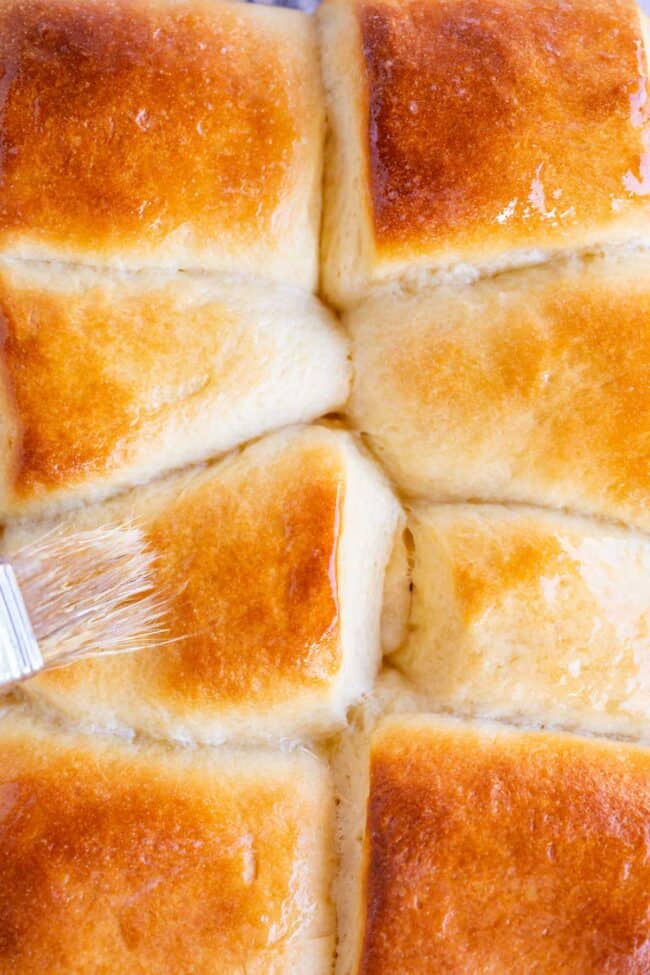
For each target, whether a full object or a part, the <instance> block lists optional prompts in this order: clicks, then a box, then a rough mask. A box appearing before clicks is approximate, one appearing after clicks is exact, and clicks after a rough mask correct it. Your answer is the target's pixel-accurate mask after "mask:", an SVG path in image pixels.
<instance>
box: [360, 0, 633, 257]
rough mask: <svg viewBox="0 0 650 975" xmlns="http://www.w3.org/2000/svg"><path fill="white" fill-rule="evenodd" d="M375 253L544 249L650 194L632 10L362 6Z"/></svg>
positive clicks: (588, 5)
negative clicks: (440, 246)
mask: <svg viewBox="0 0 650 975" xmlns="http://www.w3.org/2000/svg"><path fill="white" fill-rule="evenodd" d="M357 10H358V17H359V22H360V27H361V33H362V43H363V57H364V64H365V72H366V79H367V91H368V111H369V120H368V131H367V135H364V139H365V141H366V144H367V157H368V159H367V164H368V179H369V182H370V189H371V197H372V209H373V220H374V231H375V240H376V244H377V246H378V247H379V248H380V249H384V250H386V251H387V252H388V251H389V252H391V253H398V254H399V253H406V252H407V250H408V248H411V249H414V250H415V251H419V252H428V251H430V250H435V246H436V245H437V244H439V243H441V242H443V241H444V242H445V243H446V244H447V245H448V246H451V247H457V248H460V249H461V250H462V249H465V250H467V249H469V250H472V249H475V248H480V247H482V246H494V247H497V248H499V247H506V246H508V247H511V246H528V247H541V246H544V245H545V244H547V243H549V242H552V241H560V240H563V239H566V240H572V239H574V238H575V237H576V235H579V233H580V228H582V227H585V226H594V225H595V226H599V225H605V224H607V223H608V222H609V221H610V220H611V219H612V217H613V216H614V215H616V214H617V213H619V212H620V211H621V210H625V209H626V208H629V207H632V206H634V205H636V204H639V203H642V202H643V199H644V197H645V196H646V195H647V194H648V193H650V172H649V170H648V166H649V165H650V155H649V154H648V144H647V139H648V127H647V126H648V116H647V107H646V101H647V78H646V75H647V69H646V61H645V52H644V50H643V44H642V39H641V31H640V22H639V15H638V10H637V8H636V5H635V4H634V3H633V2H632V0H612V2H610V0H608V2H606V3H605V2H602V0H598V2H593V0H566V2H557V0H543V2H536V3H531V2H530V0H501V2H499V0H493V2H489V3H485V2H483V0H409V2H407V3H401V4H397V3H394V2H391V0H379V2H362V3H360V4H359V5H358V8H357Z"/></svg>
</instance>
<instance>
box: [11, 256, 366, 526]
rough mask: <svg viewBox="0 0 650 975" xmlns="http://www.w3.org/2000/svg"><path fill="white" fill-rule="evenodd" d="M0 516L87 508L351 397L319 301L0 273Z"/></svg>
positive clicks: (134, 281)
mask: <svg viewBox="0 0 650 975" xmlns="http://www.w3.org/2000/svg"><path fill="white" fill-rule="evenodd" d="M0 327H1V329H2V349H1V351H0V356H1V359H2V370H1V375H0V398H1V400H2V410H1V412H2V421H1V423H0V433H1V435H2V461H3V463H2V467H1V468H0V514H4V515H6V514H7V513H12V514H13V513H16V512H17V511H25V510H29V511H35V510H42V509H45V508H47V507H52V506H56V505H59V504H61V503H64V502H68V501H70V500H73V499H75V498H88V497H96V496H99V495H102V494H106V493H108V492H109V491H110V490H114V489H115V488H118V487H123V486H125V485H128V484H133V483H135V482H137V481H143V480H148V479H150V478H151V477H152V476H155V475H157V474H159V473H160V472H161V471H165V470H167V469H169V468H174V467H179V466H181V465H184V464H187V463H191V462H194V461H197V460H202V459H204V458H205V457H209V456H212V455H214V454H218V453H223V452H224V451H226V450H228V449H230V448H231V447H233V446H235V445H236V444H239V443H241V442H242V441H244V440H247V439H250V438H252V437H255V436H259V434H261V433H264V432H265V431H267V430H270V429H273V428H275V427H279V426H282V425H284V424H286V423H293V422H297V421H298V422H299V421H305V420H311V419H313V418H314V417H316V416H319V415H320V414H321V413H324V412H327V411H328V410H330V409H333V408H335V407H336V406H338V405H340V404H341V403H342V402H343V401H344V400H345V398H346V396H347V390H348V381H349V380H348V375H349V365H348V362H347V350H346V344H345V340H344V338H343V336H342V335H341V334H340V333H339V330H338V328H337V326H336V324H335V323H334V320H333V319H332V318H331V317H330V316H328V314H327V312H326V311H325V310H324V309H323V308H322V307H321V306H320V305H319V304H318V302H317V301H316V300H315V299H312V298H308V297H306V296H304V295H303V294H301V293H298V292H296V291H295V290H293V289H289V288H286V287H284V286H279V285H267V286H265V287H254V286H252V285H251V283H250V282H246V283H243V282H242V281H240V280H238V279H237V278H226V277H223V276H221V277H220V278H219V279H215V278H211V277H207V276H199V275H197V276H191V275H182V274H181V275H179V274H174V273H173V272H169V273H168V272H157V271H147V272H141V273H138V274H126V273H121V272H117V271H114V272H98V271H94V270H91V269H81V268H66V267H64V266H63V265H59V264H40V265H39V264H20V263H15V262H9V261H6V262H4V263H1V264H0Z"/></svg>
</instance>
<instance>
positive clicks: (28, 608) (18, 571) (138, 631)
mask: <svg viewBox="0 0 650 975" xmlns="http://www.w3.org/2000/svg"><path fill="white" fill-rule="evenodd" d="M163 618H164V600H163V598H162V596H161V594H160V593H159V592H157V590H156V586H155V581H154V573H153V555H152V553H151V551H150V550H149V548H148V546H147V544H146V539H145V537H144V535H143V533H142V531H141V530H140V529H139V528H138V527H137V526H136V525H122V526H114V525H111V526H107V527H104V528H95V529H92V530H88V531H80V532H65V531H63V530H62V529H54V530H53V531H51V532H49V533H47V534H46V535H43V536H42V537H41V538H39V539H37V540H36V541H35V542H33V543H30V544H28V545H26V546H25V547H24V548H21V549H20V550H18V551H17V552H16V553H15V554H14V555H13V556H11V559H10V561H9V562H4V563H0V687H5V686H7V685H11V684H14V683H16V682H18V681H22V680H25V679H26V678H28V677H32V676H34V675H35V674H37V673H39V672H41V671H43V670H49V669H53V668H55V667H62V666H66V665H67V664H71V663H74V662H75V661H77V660H81V659H83V658H86V657H96V656H104V655H109V654H118V653H133V652H135V651H137V650H140V649H144V648H145V647H151V646H153V645H154V644H156V643H158V642H160V641H161V640H162V638H163V634H164V630H165V627H164V622H163Z"/></svg>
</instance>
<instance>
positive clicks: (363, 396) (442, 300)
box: [347, 253, 650, 530]
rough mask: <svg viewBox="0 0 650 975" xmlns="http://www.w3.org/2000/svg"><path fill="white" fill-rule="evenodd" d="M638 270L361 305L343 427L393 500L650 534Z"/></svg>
mask: <svg viewBox="0 0 650 975" xmlns="http://www.w3.org/2000/svg"><path fill="white" fill-rule="evenodd" d="M649 281H650V254H649V253H640V254H625V255H621V256H619V257H611V256H610V257H608V258H598V259H593V260H588V261H584V262H582V261H578V260H574V261H570V262H567V263H558V264H555V265H549V266H548V267H545V268H541V269H534V270H527V271H517V272H513V273H511V274H508V275H499V276H497V277H495V278H493V279H490V280H484V281H480V282H477V283H476V284H474V285H473V286H471V287H466V288H455V287H444V288H443V287H441V288H437V289H435V290H428V291H425V292H423V293H420V294H417V295H415V296H412V297H411V296H400V295H394V294H388V295H380V296H375V297H373V298H372V299H370V300H369V301H367V302H364V303H362V304H361V305H360V306H358V307H357V308H356V309H354V310H353V311H352V312H351V313H350V315H349V316H348V319H347V323H348V325H349V328H350V330H351V333H352V336H353V360H354V366H355V370H356V378H355V385H354V389H353V393H352V398H351V401H350V406H349V411H350V416H351V418H352V421H353V422H354V424H355V425H356V426H357V427H358V429H360V430H362V431H364V432H365V433H366V434H367V435H368V439H369V442H370V443H371V445H372V447H373V450H374V451H375V452H376V454H377V455H378V456H379V457H380V458H381V460H382V461H383V463H385V465H386V466H387V468H388V470H389V472H390V473H391V475H392V476H393V477H394V479H395V480H396V482H397V483H398V484H399V485H400V486H401V487H402V488H403V489H404V490H405V491H406V492H408V493H409V494H411V495H418V496H422V497H427V498H430V499H434V500H444V501H446V500H452V499H454V500H476V499H478V500H486V501H498V502H502V501H517V502H526V503H531V504H538V505H542V506H550V507H567V508H571V509H574V510H576V511H579V512H581V513H586V514H592V515H598V516H604V517H607V518H613V519H620V520H621V521H625V522H628V523H630V524H634V525H637V526H639V527H641V528H643V529H646V530H647V529H648V528H649V527H650V359H649V357H648V347H649V344H650V287H649V285H648V282H649Z"/></svg>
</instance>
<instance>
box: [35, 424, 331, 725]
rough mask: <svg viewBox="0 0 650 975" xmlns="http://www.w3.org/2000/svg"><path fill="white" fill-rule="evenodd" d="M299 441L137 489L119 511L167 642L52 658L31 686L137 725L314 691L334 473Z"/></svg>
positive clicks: (323, 631)
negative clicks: (147, 563)
mask: <svg viewBox="0 0 650 975" xmlns="http://www.w3.org/2000/svg"><path fill="white" fill-rule="evenodd" d="M308 440H309V434H308V433H305V434H304V435H300V434H298V435H296V436H295V438H290V439H289V441H288V443H287V445H286V446H285V447H284V448H283V449H279V450H277V451H275V452H274V453H273V455H272V459H271V460H270V461H269V460H268V455H267V460H266V461H259V460H258V461H256V460H255V458H256V456H259V455H258V454H257V453H256V448H255V447H252V448H249V450H248V451H245V452H244V454H243V455H242V456H241V457H240V458H238V460H237V463H235V464H231V465H230V466H228V462H226V466H225V472H224V473H223V474H222V473H221V472H220V469H219V466H217V467H215V468H213V469H212V471H209V472H206V473H205V474H201V475H199V476H198V477H196V478H194V477H193V476H192V475H188V476H187V478H186V479H185V480H184V481H183V483H181V484H180V485H179V484H178V483H174V482H170V484H169V486H168V487H167V488H165V489H163V494H162V496H161V497H159V498H158V499H157V500H155V497H156V495H155V489H154V493H153V495H152V497H153V499H154V500H152V501H151V502H149V501H148V500H147V499H148V497H149V494H148V492H147V490H145V492H144V493H143V494H142V495H141V496H140V500H139V501H138V500H136V501H135V503H134V505H132V506H130V507H129V508H127V512H128V517H132V518H133V517H135V518H137V519H138V521H139V523H140V524H141V525H142V527H143V531H144V532H145V534H146V536H147V538H148V541H149V543H150V547H151V550H152V553H153V555H154V559H155V562H154V571H155V573H156V590H157V591H158V592H160V593H163V594H164V595H165V598H166V600H167V604H168V612H167V615H166V626H167V637H168V638H169V639H170V640H171V641H172V642H171V643H170V644H168V645H165V646H162V647H158V648H156V649H152V650H143V651H141V652H140V653H138V654H134V655H130V656H128V657H120V658H117V657H113V658H110V657H109V658H104V659H103V660H99V659H94V660H88V661H84V662H82V663H80V664H77V665H75V666H74V667H69V668H66V669H62V670H57V671H53V672H51V673H49V674H44V675H42V676H41V677H38V678H36V679H35V681H34V684H33V687H34V688H35V689H36V690H37V691H38V690H40V691H41V692H44V693H45V694H46V695H47V694H48V693H50V694H53V695H54V697H55V698H56V697H57V695H58V696H59V697H60V700H61V702H62V703H63V705H65V706H67V705H68V703H70V704H71V705H72V706H73V707H78V708H79V709H80V711H81V713H88V711H89V710H90V711H91V712H92V710H93V704H92V702H93V700H97V701H98V702H99V704H100V706H101V707H102V708H103V709H104V710H106V708H108V709H110V710H111V711H114V712H115V713H116V714H117V715H118V717H119V718H120V720H124V721H125V722H127V723H130V724H134V725H136V726H138V727H139V726H141V725H142V723H143V722H145V723H146V722H147V721H148V722H149V724H150V723H151V714H152V712H153V713H154V715H155V716H157V714H158V712H160V713H164V714H170V715H172V716H174V717H176V718H178V719H179V720H181V721H182V720H184V719H186V720H192V721H193V722H195V724H194V727H195V728H196V727H198V729H199V732H200V733H205V726H207V727H208V729H209V728H210V727H211V725H210V721H213V720H214V719H215V718H216V719H219V718H223V719H224V720H226V721H227V720H229V719H230V718H231V717H232V714H233V712H234V713H235V714H236V715H239V716H242V715H243V716H245V719H246V720H249V721H254V718H255V716H257V715H260V716H263V715H264V714H265V713H266V712H267V711H271V712H273V711H274V710H278V709H280V708H282V707H283V706H284V705H286V704H287V702H290V701H291V700H292V698H295V699H296V700H298V698H299V696H300V694H301V693H305V692H310V691H314V690H321V689H322V690H323V692H325V691H326V689H327V688H328V687H329V686H330V683H331V681H332V679H333V677H335V675H336V674H337V673H338V670H339V667H340V664H341V652H342V650H341V640H340V620H339V606H338V587H339V585H340V580H339V577H338V567H337V558H338V545H339V539H340V531H341V524H340V510H341V505H342V503H343V495H344V491H345V480H344V478H345V473H344V470H343V469H342V467H341V455H340V453H339V452H338V451H337V450H335V449H331V448H330V447H329V446H327V445H326V446H322V445H315V446H314V445H310V444H309V442H308ZM268 443H270V441H268V440H267V441H265V442H263V443H262V444H261V445H260V448H261V449H265V446H266V444H268ZM117 504H119V502H117ZM107 516H108V514H107ZM118 517H122V518H123V517H125V512H124V510H121V512H120V515H119V516H118ZM175 641H176V642H175ZM300 706H301V707H304V705H302V704H301V705H300ZM202 722H205V725H204V724H203V723H202Z"/></svg>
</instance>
